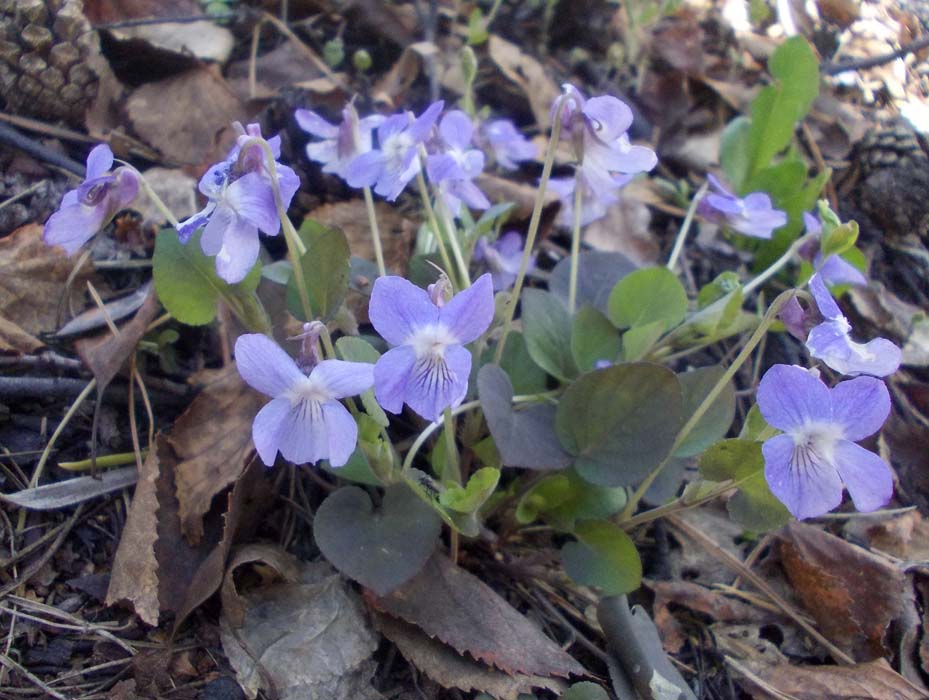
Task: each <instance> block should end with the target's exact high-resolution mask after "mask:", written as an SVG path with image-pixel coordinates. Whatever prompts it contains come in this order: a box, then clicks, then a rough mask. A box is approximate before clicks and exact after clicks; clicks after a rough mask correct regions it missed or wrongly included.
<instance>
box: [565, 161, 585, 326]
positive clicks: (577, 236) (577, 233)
mask: <svg viewBox="0 0 929 700" xmlns="http://www.w3.org/2000/svg"><path fill="white" fill-rule="evenodd" d="M582 206H583V197H582V196H581V171H580V169H578V170H575V171H574V226H573V227H572V229H571V274H570V276H569V278H568V313H569V314H571V315H572V316H573V315H574V312H575V311H576V310H577V268H578V263H579V261H578V257H579V256H580V253H581V208H582Z"/></svg>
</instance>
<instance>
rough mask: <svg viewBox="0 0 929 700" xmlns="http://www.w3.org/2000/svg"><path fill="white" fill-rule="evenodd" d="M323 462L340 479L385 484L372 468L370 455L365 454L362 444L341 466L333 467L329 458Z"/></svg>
mask: <svg viewBox="0 0 929 700" xmlns="http://www.w3.org/2000/svg"><path fill="white" fill-rule="evenodd" d="M321 464H322V468H323V469H324V470H325V471H327V472H329V473H330V474H332V475H333V476H337V477H339V478H340V479H345V480H346V481H354V482H356V483H359V484H367V485H368V486H383V484H382V483H381V480H380V479H378V478H377V475H376V474H375V473H374V470H372V469H371V463H370V462H369V461H368V457H367V455H365V453H364V450H363V449H362V448H361V446H360V445H359V446H358V447H357V448H356V449H355V451H354V452H352V456H351V457H349V458H348V461H347V462H346V463H345V464H343V465H342V466H341V467H333V466H332V465H330V464H329V460H324V461H323V462H321Z"/></svg>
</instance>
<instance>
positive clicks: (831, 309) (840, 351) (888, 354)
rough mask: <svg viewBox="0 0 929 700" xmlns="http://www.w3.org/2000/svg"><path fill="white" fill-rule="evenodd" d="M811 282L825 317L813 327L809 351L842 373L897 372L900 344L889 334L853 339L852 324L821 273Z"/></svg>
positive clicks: (808, 342)
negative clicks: (862, 339)
mask: <svg viewBox="0 0 929 700" xmlns="http://www.w3.org/2000/svg"><path fill="white" fill-rule="evenodd" d="M809 284H810V292H811V293H812V295H813V299H814V300H815V301H816V306H817V307H818V308H819V313H821V314H822V316H823V318H824V319H825V320H824V321H823V322H822V323H820V324H819V325H817V326H815V327H814V328H813V329H812V330H810V333H809V336H808V337H807V339H806V348H807V350H808V351H809V353H810V355H811V356H813V357H815V358H817V359H819V360H822V361H823V362H825V363H826V364H827V365H828V366H829V367H831V368H832V369H834V370H835V371H836V372H840V373H841V374H847V375H856V374H871V375H874V376H875V377H886V376H887V375H889V374H893V373H894V372H896V371H897V368H898V367H899V366H900V359H901V356H902V353H901V351H900V348H898V347H897V346H896V345H894V344H893V343H892V342H890V341H889V340H887V339H886V338H874V339H873V340H870V341H869V342H867V343H856V342H855V341H853V340H852V339H851V336H850V333H851V330H852V327H851V324H850V323H849V322H848V319H847V318H845V316H844V315H843V314H842V311H841V309H839V305H838V304H836V303H835V299H833V298H832V295H831V294H830V293H829V290H828V289H827V288H826V285H825V283H824V282H823V280H822V279H821V277H820V275H819V274H815V275H813V276H812V277H811V278H810V283H809Z"/></svg>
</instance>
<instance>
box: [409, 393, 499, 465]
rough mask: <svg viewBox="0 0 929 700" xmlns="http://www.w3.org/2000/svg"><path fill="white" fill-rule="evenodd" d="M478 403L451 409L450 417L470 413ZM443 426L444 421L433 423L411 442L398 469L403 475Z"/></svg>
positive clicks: (469, 402)
mask: <svg viewBox="0 0 929 700" xmlns="http://www.w3.org/2000/svg"><path fill="white" fill-rule="evenodd" d="M480 407H481V402H480V401H468V402H467V403H463V404H461V405H460V406H458V407H456V408H453V409H451V410H450V411H449V414H450V415H451V416H458V415H461V414H462V413H464V412H465V411H472V410H474V409H475V408H480ZM444 425H445V422H444V421H435V422H433V423H430V424H429V425H427V426H426V427H425V428H424V429H423V431H422V432H421V433H420V434H419V435H418V436H417V437H416V439H415V440H414V441H413V444H412V445H410V449H409V451H408V452H407V453H406V457H405V458H404V459H403V466H402V467H401V468H400V470H401V472H402V473H403V474H407V473H409V471H410V468H411V467H412V466H413V460H415V459H416V455H417V454H419V451H420V449H422V446H423V444H425V442H426V440H428V439H429V438H430V437H431V436H432V434H433V433H434V432H435V431H436V430H438V429H439V428H441V427H443V426H444Z"/></svg>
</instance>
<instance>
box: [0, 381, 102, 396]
mask: <svg viewBox="0 0 929 700" xmlns="http://www.w3.org/2000/svg"><path fill="white" fill-rule="evenodd" d="M86 388H87V381H86V380H84V379H71V378H69V377H0V399H25V398H34V397H39V396H41V397H53V398H61V397H71V396H77V395H78V394H80V393H81V392H83V391H84V390H85V389H86Z"/></svg>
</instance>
